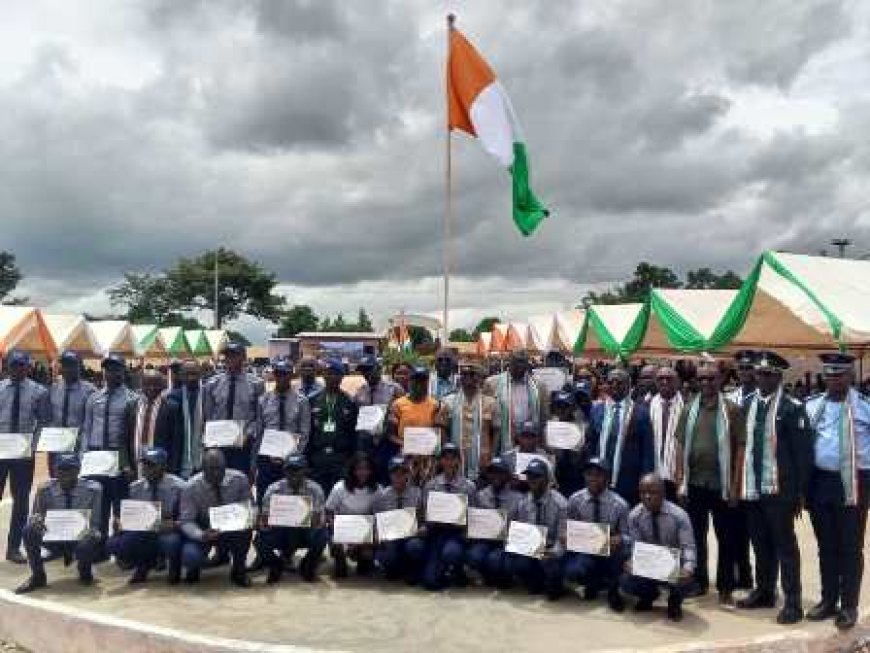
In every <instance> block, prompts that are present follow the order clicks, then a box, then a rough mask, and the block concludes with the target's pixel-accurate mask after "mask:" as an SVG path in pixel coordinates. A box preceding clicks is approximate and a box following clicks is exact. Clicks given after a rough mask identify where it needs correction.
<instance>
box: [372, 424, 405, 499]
mask: <svg viewBox="0 0 870 653" xmlns="http://www.w3.org/2000/svg"><path fill="white" fill-rule="evenodd" d="M399 451H400V448H399V445H397V444H396V443H395V442H393V441H392V440H390V438H388V437H387V436H386V435H382V436H381V439H380V440H378V443H377V444H376V445H374V459H375V469H376V473H377V478H378V483H380V484H381V485H383V486H384V487H387V486H388V485H389V484H390V470H389V466H390V459H391V458H392V457H393V456H398V455H399Z"/></svg>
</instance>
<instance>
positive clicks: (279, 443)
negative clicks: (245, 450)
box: [257, 429, 300, 460]
mask: <svg viewBox="0 0 870 653" xmlns="http://www.w3.org/2000/svg"><path fill="white" fill-rule="evenodd" d="M299 437H300V436H299V435H298V434H297V433H292V432H290V431H281V430H280V429H263V437H262V438H260V446H259V448H258V449H257V455H258V456H260V457H263V458H280V459H281V460H284V458H286V457H287V456H289V455H290V454H294V453H296V450H297V449H298V448H299ZM263 449H266V452H265V453H264V451H263Z"/></svg>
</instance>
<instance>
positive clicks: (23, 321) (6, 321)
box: [0, 306, 57, 358]
mask: <svg viewBox="0 0 870 653" xmlns="http://www.w3.org/2000/svg"><path fill="white" fill-rule="evenodd" d="M11 349H22V350H24V351H28V352H30V353H34V354H44V355H45V356H47V357H48V358H54V357H55V356H56V355H57V346H56V345H55V344H54V340H53V339H52V337H51V334H50V333H49V331H48V327H47V326H46V325H45V320H43V318H42V313H41V312H40V311H39V309H36V308H31V307H27V306H0V355H2V356H5V355H6V354H7V353H9V351H10V350H11Z"/></svg>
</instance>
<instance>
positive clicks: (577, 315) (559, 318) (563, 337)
mask: <svg viewBox="0 0 870 653" xmlns="http://www.w3.org/2000/svg"><path fill="white" fill-rule="evenodd" d="M585 319H586V312H585V311H582V310H580V309H579V308H575V309H572V310H570V311H560V312H558V313H556V316H555V325H554V328H555V331H554V334H553V335H554V339H555V341H554V344H555V345H556V348H557V349H559V350H561V351H562V352H564V353H566V354H571V353H572V352H573V351H574V346H575V345H576V344H577V339H578V338H579V337H580V333H581V331H582V330H583V322H584V320H585Z"/></svg>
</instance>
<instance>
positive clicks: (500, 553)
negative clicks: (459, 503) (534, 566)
mask: <svg viewBox="0 0 870 653" xmlns="http://www.w3.org/2000/svg"><path fill="white" fill-rule="evenodd" d="M486 478H487V479H489V485H487V486H486V487H485V488H483V489H482V490H478V491H477V494H476V495H475V498H474V501H473V504H474V507H475V508H483V509H485V510H498V511H501V512H502V513H503V515H504V522H505V526H506V525H507V516H508V515H510V514H512V513H513V511H514V510H515V509H516V507H517V505H518V504H519V502H520V499H521V498H522V495H521V494H520V493H519V492H517V491H516V490H514V489H513V488H511V485H510V481H511V479H512V478H513V470H512V469H511V467H510V465H509V464H508V463H507V462H506V461H505V460H504V459H503V458H500V457H498V456H496V457H495V458H493V459H492V461H490V463H489V465H487V466H486ZM502 535H503V534H502ZM469 537H471V534H470V533H469ZM503 539H504V538H503V537H502V539H492V540H491V539H486V540H484V539H475V540H473V541H472V542H471V543H470V544H469V545H468V552H467V553H466V562H467V564H468V567H469V568H471V569H473V570H474V571H476V572H477V573H479V574H480V575H481V576H482V577H483V581H484V583H486V584H487V585H488V586H490V587H502V588H506V587H508V586H509V585H510V580H511V577H510V573H509V571H508V567H507V554H506V553H505V551H504V541H503Z"/></svg>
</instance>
